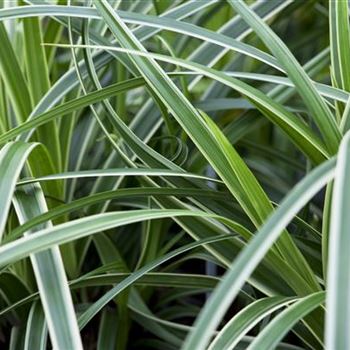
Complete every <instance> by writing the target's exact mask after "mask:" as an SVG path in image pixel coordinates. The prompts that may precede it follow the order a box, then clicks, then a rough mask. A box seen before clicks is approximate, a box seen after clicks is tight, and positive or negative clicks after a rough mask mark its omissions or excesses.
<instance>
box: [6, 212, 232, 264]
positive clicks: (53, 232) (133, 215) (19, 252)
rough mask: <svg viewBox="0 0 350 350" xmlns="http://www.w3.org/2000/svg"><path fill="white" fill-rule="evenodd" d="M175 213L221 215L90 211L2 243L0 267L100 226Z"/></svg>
mask: <svg viewBox="0 0 350 350" xmlns="http://www.w3.org/2000/svg"><path fill="white" fill-rule="evenodd" d="M177 216H198V217H211V218H213V217H216V218H218V219H219V218H220V217H219V216H217V215H213V214H208V213H205V212H201V211H194V210H175V209H174V210H170V209H169V210H166V209H149V210H147V209H145V210H129V211H122V212H109V213H105V214H97V215H91V216H88V217H85V218H82V219H77V220H73V221H70V222H68V223H64V224H60V225H56V226H54V227H52V228H46V229H43V230H40V231H38V232H36V233H35V235H29V236H25V237H22V238H20V239H18V240H16V241H14V242H11V243H8V244H5V245H3V246H1V247H0V267H1V266H4V265H6V264H9V263H11V262H14V261H17V260H19V259H22V258H25V257H27V256H28V255H29V254H34V253H37V252H40V251H42V250H45V249H47V248H49V247H51V246H53V245H57V244H63V243H66V242H70V241H73V240H76V239H79V238H82V237H87V236H89V235H92V234H94V233H97V232H100V231H103V230H108V229H111V228H114V227H118V226H122V225H127V224H130V223H135V222H141V221H143V220H152V219H161V218H168V217H177ZM222 219H223V220H225V221H226V220H227V221H230V220H228V219H225V218H222Z"/></svg>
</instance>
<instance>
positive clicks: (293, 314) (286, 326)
mask: <svg viewBox="0 0 350 350" xmlns="http://www.w3.org/2000/svg"><path fill="white" fill-rule="evenodd" d="M324 299H325V292H318V293H314V294H311V295H308V296H306V297H304V298H301V299H300V300H298V301H297V302H296V303H294V304H293V305H292V306H289V307H287V309H286V310H284V311H282V312H281V313H280V314H279V315H278V316H276V317H275V318H274V319H273V320H272V321H271V322H270V323H269V324H268V325H267V326H266V327H265V328H264V329H263V331H262V332H261V333H260V334H259V335H258V336H257V337H256V338H255V339H254V341H253V342H252V343H251V344H250V345H249V346H248V348H247V349H249V350H270V349H275V348H276V346H277V345H278V343H279V342H280V341H281V340H282V339H283V337H284V336H285V335H286V334H287V333H288V331H289V330H290V329H291V328H292V327H293V326H294V325H295V324H296V323H297V322H298V321H300V320H301V319H302V318H303V317H305V316H306V315H307V314H308V313H310V312H311V311H312V310H314V309H316V307H318V306H319V305H320V304H322V303H323V302H324ZM330 349H331V348H330Z"/></svg>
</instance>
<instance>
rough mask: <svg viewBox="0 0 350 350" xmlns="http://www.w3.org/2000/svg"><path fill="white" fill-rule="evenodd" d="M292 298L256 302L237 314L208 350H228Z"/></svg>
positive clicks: (291, 300)
mask: <svg viewBox="0 0 350 350" xmlns="http://www.w3.org/2000/svg"><path fill="white" fill-rule="evenodd" d="M293 301H295V299H294V298H285V297H271V298H264V299H259V300H256V301H255V302H253V303H251V304H250V305H248V306H247V307H245V308H244V309H242V310H241V311H240V312H238V313H237V314H236V315H235V316H234V317H233V318H232V319H231V320H230V321H229V322H227V323H226V325H225V327H224V328H223V329H222V330H221V331H220V332H219V333H218V334H217V336H216V337H215V338H214V340H213V341H212V343H211V344H210V346H209V348H208V350H229V349H234V348H235V346H236V345H237V344H238V343H239V342H240V341H241V340H242V338H243V337H244V335H245V334H247V333H248V332H249V330H251V329H252V328H253V327H254V326H255V325H256V324H258V323H259V322H260V321H261V320H262V319H264V318H265V317H266V316H268V315H270V314H272V313H273V312H275V311H276V310H278V309H280V308H282V307H284V306H286V305H288V304H290V303H292V302H293Z"/></svg>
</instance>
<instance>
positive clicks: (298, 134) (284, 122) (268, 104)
mask: <svg viewBox="0 0 350 350" xmlns="http://www.w3.org/2000/svg"><path fill="white" fill-rule="evenodd" d="M58 46H60V47H70V45H58ZM74 47H82V48H84V47H92V48H94V47H96V48H100V49H105V50H109V51H120V52H127V53H131V54H135V55H138V56H141V57H151V58H154V59H156V60H159V61H164V62H168V63H172V64H177V65H179V66H181V67H184V68H188V69H191V70H193V71H195V72H198V73H201V74H203V75H204V76H207V77H209V78H212V79H214V80H216V81H218V82H221V83H223V84H225V85H227V86H229V87H231V88H233V89H235V90H237V91H238V92H240V93H242V94H244V95H245V96H246V97H247V98H249V100H250V101H251V102H252V103H254V104H255V105H256V106H257V108H258V109H259V110H260V111H261V112H262V113H263V114H264V115H265V116H266V117H267V118H268V119H270V120H271V121H272V122H273V123H275V124H277V125H278V126H279V127H280V128H281V129H282V130H284V131H285V132H286V133H287V134H288V135H289V137H290V138H291V140H292V141H293V142H294V143H295V144H296V145H297V146H298V147H299V148H300V149H301V150H302V151H303V152H304V153H305V154H306V155H307V156H308V157H309V158H310V159H311V160H312V161H313V162H314V163H316V164H318V163H320V161H321V159H322V158H323V157H324V156H325V157H327V158H328V157H329V152H328V151H327V150H326V147H325V145H324V144H323V142H322V141H321V140H320V139H319V137H318V136H316V135H315V133H314V132H313V131H312V130H311V129H310V128H309V127H308V126H307V125H306V124H305V123H304V122H303V121H301V120H300V119H299V118H298V117H296V116H295V115H294V114H293V113H291V112H289V111H287V110H286V109H285V108H284V107H283V106H282V105H281V104H279V103H277V102H276V101H274V100H273V99H272V98H270V97H268V96H267V95H265V94H264V93H262V92H261V91H259V90H258V89H255V88H253V87H252V86H250V85H248V84H246V83H244V82H242V81H240V80H238V79H235V78H233V77H231V76H228V75H227V74H225V73H223V72H220V71H217V70H214V69H212V68H207V67H205V66H202V65H200V64H198V63H195V62H189V61H186V60H183V59H179V58H174V57H169V56H165V55H160V54H153V53H149V52H144V51H137V50H130V49H124V48H115V47H111V46H89V45H74ZM234 75H235V74H233V76H234ZM238 76H243V75H242V74H238ZM322 89H323V87H322ZM327 90H328V89H327ZM336 91H337V90H336ZM337 92H338V91H337ZM342 98H345V99H346V98H347V95H344V96H343V97H342ZM38 118H40V116H38ZM20 127H21V126H20ZM20 127H19V128H20ZM6 134H8V133H6ZM6 134H5V135H6ZM0 140H1V137H0ZM319 153H322V154H319Z"/></svg>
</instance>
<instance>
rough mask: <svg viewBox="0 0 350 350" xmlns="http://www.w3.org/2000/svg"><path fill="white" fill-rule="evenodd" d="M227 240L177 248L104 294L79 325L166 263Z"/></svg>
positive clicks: (82, 325)
mask: <svg viewBox="0 0 350 350" xmlns="http://www.w3.org/2000/svg"><path fill="white" fill-rule="evenodd" d="M225 238H226V239H227V238H228V236H227V235H225V236H221V237H220V236H217V237H216V238H213V237H209V238H205V239H202V240H198V241H195V242H192V243H189V244H186V245H183V246H182V247H180V248H177V249H175V250H173V251H171V252H169V253H167V254H165V255H163V256H161V257H159V258H157V259H155V260H153V261H152V262H150V263H148V264H146V265H144V266H143V267H142V268H140V269H139V270H137V271H135V272H133V273H132V274H131V275H130V276H129V277H127V278H125V279H124V280H123V281H122V282H121V283H119V284H118V285H116V286H115V287H113V288H112V289H111V290H109V291H108V292H107V293H106V294H104V295H103V296H102V297H101V298H100V299H99V300H98V301H96V302H95V303H94V304H93V305H91V306H90V307H89V308H88V309H87V310H86V311H85V312H84V313H83V314H82V315H81V316H80V318H79V325H80V327H81V328H83V327H84V326H85V325H86V324H87V323H88V322H89V321H90V320H91V319H92V318H93V317H94V316H95V315H96V314H97V313H98V312H99V311H100V310H101V309H102V308H103V307H104V306H105V305H107V304H108V302H110V301H111V300H113V299H114V298H115V297H116V296H117V295H118V294H119V293H121V292H122V291H123V290H124V289H126V288H127V287H129V286H130V285H132V284H133V283H134V282H135V281H137V280H138V279H139V278H141V277H142V276H144V275H145V274H146V273H147V272H149V271H151V270H153V269H155V268H156V267H157V266H159V265H161V264H163V263H164V262H166V261H168V260H170V259H172V258H174V257H175V256H177V255H179V254H182V253H184V252H186V251H188V250H191V249H193V248H195V247H198V246H200V245H203V244H204V242H206V243H207V244H209V243H213V242H215V241H217V240H220V239H225Z"/></svg>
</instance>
